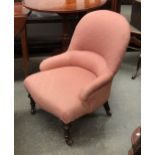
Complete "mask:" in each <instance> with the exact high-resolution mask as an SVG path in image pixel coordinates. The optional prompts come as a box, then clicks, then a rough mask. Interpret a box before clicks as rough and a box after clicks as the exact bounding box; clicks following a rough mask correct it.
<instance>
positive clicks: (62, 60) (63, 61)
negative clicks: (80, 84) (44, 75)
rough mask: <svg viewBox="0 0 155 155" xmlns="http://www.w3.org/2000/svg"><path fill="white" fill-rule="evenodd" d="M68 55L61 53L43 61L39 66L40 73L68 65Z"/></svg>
mask: <svg viewBox="0 0 155 155" xmlns="http://www.w3.org/2000/svg"><path fill="white" fill-rule="evenodd" d="M69 64H70V63H69V54H68V53H67V52H66V53H63V54H59V55H56V56H52V57H50V58H47V59H45V60H43V61H42V62H41V64H40V66H39V68H40V70H41V71H45V70H49V69H53V68H58V67H62V66H67V65H69Z"/></svg>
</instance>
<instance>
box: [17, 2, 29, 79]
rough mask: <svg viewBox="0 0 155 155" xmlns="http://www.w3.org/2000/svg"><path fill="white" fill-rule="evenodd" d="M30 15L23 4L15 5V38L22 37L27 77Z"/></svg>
mask: <svg viewBox="0 0 155 155" xmlns="http://www.w3.org/2000/svg"><path fill="white" fill-rule="evenodd" d="M28 14H29V10H28V9H26V8H24V7H23V6H22V3H21V2H15V3H14V36H15V37H16V36H18V35H20V37H21V45H22V54H23V68H24V74H25V76H27V75H28V65H29V57H28V47H27V35H26V19H27V15H28Z"/></svg>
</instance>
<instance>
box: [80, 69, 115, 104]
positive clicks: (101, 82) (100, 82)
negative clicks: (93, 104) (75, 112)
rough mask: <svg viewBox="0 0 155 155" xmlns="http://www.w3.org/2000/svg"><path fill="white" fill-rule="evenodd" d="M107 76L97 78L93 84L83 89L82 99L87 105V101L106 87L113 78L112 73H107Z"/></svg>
mask: <svg viewBox="0 0 155 155" xmlns="http://www.w3.org/2000/svg"><path fill="white" fill-rule="evenodd" d="M105 73H106V74H104V75H101V76H99V77H97V78H96V79H95V80H94V81H93V82H92V83H90V84H89V85H87V86H86V87H85V88H83V89H82V91H81V93H80V99H81V100H82V101H83V102H84V103H86V101H87V100H88V99H89V97H91V96H92V95H93V94H94V93H95V92H97V91H98V90H100V89H101V88H102V87H104V86H105V85H106V84H107V83H108V82H110V81H111V80H112V78H113V74H112V72H110V71H108V72H107V71H106V72H105Z"/></svg>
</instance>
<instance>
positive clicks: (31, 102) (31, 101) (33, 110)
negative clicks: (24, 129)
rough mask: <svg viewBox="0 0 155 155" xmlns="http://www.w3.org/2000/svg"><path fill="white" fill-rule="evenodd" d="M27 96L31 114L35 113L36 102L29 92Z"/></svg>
mask: <svg viewBox="0 0 155 155" xmlns="http://www.w3.org/2000/svg"><path fill="white" fill-rule="evenodd" d="M28 97H29V98H30V105H31V114H32V115H34V114H35V113H36V108H35V104H36V103H35V102H34V100H33V98H32V97H31V95H30V94H28Z"/></svg>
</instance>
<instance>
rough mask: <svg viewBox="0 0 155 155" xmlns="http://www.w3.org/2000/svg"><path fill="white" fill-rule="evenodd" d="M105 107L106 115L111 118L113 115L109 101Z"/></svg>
mask: <svg viewBox="0 0 155 155" xmlns="http://www.w3.org/2000/svg"><path fill="white" fill-rule="evenodd" d="M103 106H104V109H105V111H106V114H107V115H108V116H111V115H112V113H111V111H110V106H109V103H108V101H107V102H106V103H105V104H104V105H103Z"/></svg>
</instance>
